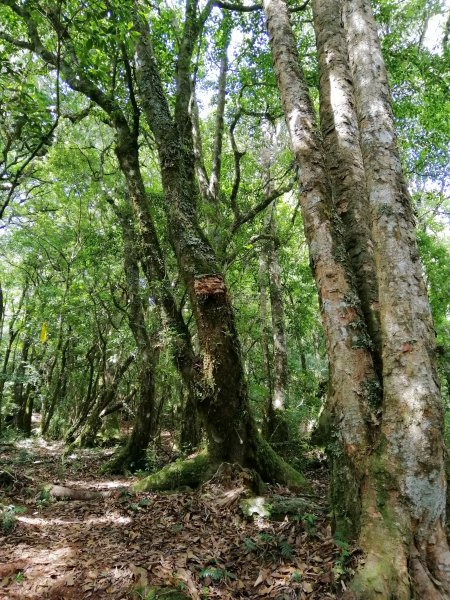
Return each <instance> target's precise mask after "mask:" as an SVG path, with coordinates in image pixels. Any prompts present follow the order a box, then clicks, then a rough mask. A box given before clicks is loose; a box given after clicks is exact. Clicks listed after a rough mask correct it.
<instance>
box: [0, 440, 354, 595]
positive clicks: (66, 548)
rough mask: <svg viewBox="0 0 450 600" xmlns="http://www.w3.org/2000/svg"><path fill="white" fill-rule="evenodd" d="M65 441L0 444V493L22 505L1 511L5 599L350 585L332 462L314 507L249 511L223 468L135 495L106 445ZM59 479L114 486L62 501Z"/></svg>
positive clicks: (319, 477)
mask: <svg viewBox="0 0 450 600" xmlns="http://www.w3.org/2000/svg"><path fill="white" fill-rule="evenodd" d="M61 451H62V448H61V446H60V445H59V444H56V443H55V444H46V443H45V442H44V441H42V440H34V441H32V442H31V441H27V442H21V443H15V444H11V445H3V446H2V445H1V443H0V471H1V470H2V469H7V470H8V471H9V472H10V474H12V475H13V481H12V482H10V483H9V484H8V485H6V484H5V483H4V484H3V485H2V487H0V503H1V504H2V505H3V507H5V506H10V507H13V508H10V509H9V510H7V511H5V510H4V511H3V521H2V530H1V531H0V536H1V537H0V599H2V600H3V599H8V600H9V599H11V600H14V599H20V600H22V599H36V600H37V599H39V600H42V599H47V598H48V599H53V600H56V599H68V600H70V599H77V600H81V599H85V598H93V599H98V598H112V599H132V598H135V599H139V598H144V599H146V600H151V599H152V598H155V595H152V593H151V592H150V589H151V587H152V586H156V585H167V586H168V585H170V586H172V587H175V588H178V589H183V590H184V591H185V593H186V594H187V597H188V598H189V597H190V598H193V599H194V600H195V599H201V598H229V599H234V598H235V599H241V598H252V599H256V598H277V599H278V600H290V599H296V598H299V599H302V600H305V599H308V600H322V599H323V600H325V599H333V598H337V597H339V594H341V593H342V591H343V590H345V583H344V581H345V578H346V576H348V574H349V572H350V567H349V565H348V563H349V562H352V557H351V555H350V553H349V552H348V550H347V549H345V548H342V547H339V546H337V545H336V543H335V542H334V541H333V539H332V537H331V532H330V527H329V523H328V521H327V517H326V506H325V503H324V499H325V498H326V486H327V481H326V478H325V475H324V472H323V470H319V471H318V472H317V471H315V472H314V473H313V475H314V479H313V481H312V483H313V486H314V493H313V494H312V495H311V496H312V497H311V501H313V502H314V503H316V505H317V504H318V505H319V509H317V508H316V509H315V513H314V512H310V513H306V514H302V515H299V516H298V517H296V518H294V519H292V518H291V519H287V518H286V519H285V520H284V521H282V522H268V521H264V520H256V521H249V520H246V519H244V518H243V516H242V514H241V512H240V509H239V499H240V496H241V494H240V493H239V491H237V490H239V482H236V481H234V482H232V481H229V482H226V481H224V480H223V479H222V480H221V479H220V478H216V479H214V478H213V479H212V480H211V481H210V482H208V483H207V484H205V485H204V486H203V487H202V488H201V489H200V490H198V491H195V492H187V493H177V494H171V495H163V494H153V493H145V494H137V495H135V494H132V493H131V492H130V489H129V488H130V485H131V484H132V483H133V481H135V480H134V479H132V478H128V479H123V478H122V479H120V478H115V479H111V478H109V477H106V476H105V477H102V476H99V475H98V468H99V467H100V466H101V465H102V464H103V463H104V461H105V460H106V456H105V453H106V452H105V451H82V452H78V453H77V454H76V455H72V456H71V457H69V458H68V459H67V460H66V461H65V462H63V461H62V460H61ZM49 483H58V484H60V485H64V486H68V487H71V488H77V489H89V490H102V491H105V492H106V491H108V492H110V495H109V496H107V497H104V498H100V499H96V500H90V501H86V500H85V501H76V500H73V501H68V500H60V501H54V500H52V499H51V498H49V497H48V493H46V492H45V491H43V487H44V485H45V484H49ZM272 492H273V493H276V494H277V495H286V496H290V495H291V494H290V493H289V491H288V490H286V489H281V488H276V489H275V490H272ZM18 511H24V512H18ZM8 515H9V517H8ZM8 518H9V521H11V523H10V522H9V521H8ZM8 529H9V531H6V532H5V530H8ZM156 597H157V596H156Z"/></svg>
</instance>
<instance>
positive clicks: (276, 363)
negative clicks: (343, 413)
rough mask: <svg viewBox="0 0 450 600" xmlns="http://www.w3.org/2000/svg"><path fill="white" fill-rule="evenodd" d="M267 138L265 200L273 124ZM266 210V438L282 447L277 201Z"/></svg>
mask: <svg viewBox="0 0 450 600" xmlns="http://www.w3.org/2000/svg"><path fill="white" fill-rule="evenodd" d="M264 137H265V148H264V149H263V152H262V156H261V159H262V160H261V162H262V167H263V170H264V173H265V178H266V181H265V189H264V193H265V197H266V198H270V197H271V196H272V194H273V191H274V190H273V184H272V172H273V161H274V154H275V152H276V146H277V144H276V142H277V135H276V131H275V129H274V127H273V125H272V123H270V122H267V123H266V130H265V132H264ZM267 211H268V212H267V216H266V222H265V232H264V233H265V235H266V236H267V240H266V242H265V243H264V246H263V252H265V253H266V256H267V271H268V277H269V296H270V313H271V317H272V341H273V395H272V398H271V402H270V404H269V406H268V411H267V435H268V439H269V441H271V442H272V443H276V444H280V443H285V442H286V441H287V440H288V437H289V429H288V426H287V422H286V419H285V414H284V413H285V409H286V405H287V402H288V391H289V388H288V379H289V372H288V356H287V347H286V332H285V318H284V304H283V292H282V288H281V269H280V264H279V259H278V246H279V239H278V232H277V223H276V200H274V201H273V202H272V204H271V205H270V206H269V208H268V209H267Z"/></svg>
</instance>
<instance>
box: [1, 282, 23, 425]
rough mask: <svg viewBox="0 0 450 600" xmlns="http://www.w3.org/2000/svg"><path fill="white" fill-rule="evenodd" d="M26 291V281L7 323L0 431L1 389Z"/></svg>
mask: <svg viewBox="0 0 450 600" xmlns="http://www.w3.org/2000/svg"><path fill="white" fill-rule="evenodd" d="M27 292H28V282H25V285H24V288H23V290H22V293H21V295H20V299H19V303H18V305H17V309H16V310H15V311H14V313H13V315H12V317H11V319H10V321H9V325H8V333H9V335H8V344H7V346H6V349H5V354H4V356H3V365H2V371H1V373H0V432H1V431H2V427H3V410H2V409H3V391H4V389H5V383H6V379H7V377H8V365H9V360H10V358H11V352H12V350H13V346H14V342H15V341H16V338H17V335H18V334H19V331H20V327H17V328H15V325H16V322H17V320H18V319H19V315H20V312H21V310H22V306H23V304H24V301H25V297H26V294H27ZM2 302H3V297H2ZM2 306H3V310H4V305H2ZM3 318H4V315H3ZM2 327H3V325H2Z"/></svg>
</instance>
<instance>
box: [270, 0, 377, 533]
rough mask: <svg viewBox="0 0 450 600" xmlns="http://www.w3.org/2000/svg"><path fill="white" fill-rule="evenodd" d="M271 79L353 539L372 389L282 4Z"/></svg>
mask: <svg viewBox="0 0 450 600" xmlns="http://www.w3.org/2000/svg"><path fill="white" fill-rule="evenodd" d="M263 6H264V11H265V14H266V18H267V27H268V31H269V38H270V43H271V47H272V55H273V62H274V68H275V74H276V78H277V82H278V87H279V90H280V95H281V100H282V104H283V109H284V112H285V116H286V121H287V125H288V129H289V133H290V137H291V143H292V146H293V150H294V153H295V157H296V160H297V163H298V166H299V179H300V189H301V198H300V201H301V210H302V217H303V225H304V229H305V235H306V239H307V243H308V247H309V254H310V262H311V266H312V270H313V274H314V278H315V281H316V286H317V290H318V294H319V301H320V310H321V315H322V322H323V327H324V333H325V339H326V348H327V355H328V363H329V390H328V396H329V400H328V406H329V408H328V415H329V420H331V421H332V423H333V424H334V425H333V426H334V431H333V432H332V434H333V438H334V444H335V452H334V460H333V469H334V473H333V480H334V481H335V482H336V483H339V487H334V490H333V504H334V507H335V509H337V510H336V512H335V518H336V519H337V527H338V528H339V529H341V530H346V531H347V533H353V534H355V533H356V532H357V531H358V527H359V518H360V515H361V511H363V509H364V507H363V506H362V499H361V496H360V489H361V486H362V485H363V484H365V474H366V462H367V455H368V452H369V449H370V442H371V439H370V438H371V435H372V431H371V429H372V428H369V427H368V424H370V423H374V424H375V421H376V419H375V415H374V410H375V408H374V407H373V402H372V400H373V390H374V389H376V388H377V385H378V380H377V377H376V373H375V369H374V365H373V361H372V356H371V353H370V349H369V348H370V339H369V338H368V335H367V333H366V328H365V324H364V319H363V315H362V313H361V311H360V303H359V298H358V294H357V293H356V291H355V286H354V284H353V280H352V274H351V269H350V268H349V267H348V266H347V264H346V251H345V248H344V246H343V241H342V240H341V235H340V229H341V222H340V219H339V217H338V215H336V214H335V212H334V206H333V201H332V197H331V188H330V186H329V182H328V177H327V173H326V169H325V163H324V156H323V148H322V145H321V140H320V134H319V132H318V130H317V127H316V125H315V122H314V111H313V108H312V104H311V101H310V98H309V91H308V87H307V85H306V83H305V80H304V76H303V71H302V68H301V66H300V62H299V56H298V52H297V47H296V42H295V38H294V34H293V31H292V26H291V24H290V21H289V14H288V9H287V6H286V4H285V3H284V2H283V0H264V3H263Z"/></svg>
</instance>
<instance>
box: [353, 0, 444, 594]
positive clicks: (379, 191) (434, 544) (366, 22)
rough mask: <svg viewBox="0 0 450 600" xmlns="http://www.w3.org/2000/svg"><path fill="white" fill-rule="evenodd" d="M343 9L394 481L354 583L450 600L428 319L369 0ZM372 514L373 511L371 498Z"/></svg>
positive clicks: (382, 451) (439, 414) (385, 453)
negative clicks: (379, 582) (385, 548)
mask: <svg viewBox="0 0 450 600" xmlns="http://www.w3.org/2000/svg"><path fill="white" fill-rule="evenodd" d="M342 6H343V20H344V26H345V29H346V33H347V42H348V46H347V47H348V55H349V61H350V68H351V73H352V77H353V84H354V89H355V98H356V113H357V116H358V124H359V131H360V143H361V150H362V156H363V161H364V169H365V173H366V180H367V189H368V193H369V202H370V209H371V217H372V219H371V220H372V239H373V241H374V244H375V246H374V252H375V262H376V267H377V278H378V289H379V301H380V318H381V335H382V340H383V344H382V349H383V354H382V362H383V389H384V396H383V418H382V429H381V436H380V447H379V450H378V455H379V460H378V466H377V468H378V469H380V464H381V465H382V469H383V471H384V472H386V473H389V475H390V477H391V482H390V484H389V486H388V485H385V486H384V493H385V494H386V495H387V502H389V506H390V510H389V515H388V516H389V517H390V521H389V526H388V523H387V522H386V521H387V517H385V518H384V521H385V525H384V528H380V527H379V526H376V525H375V524H374V523H373V520H372V522H369V523H365V524H364V528H363V534H364V535H365V536H366V537H368V538H369V540H370V542H371V543H372V547H371V545H370V542H369V543H368V547H367V552H368V559H367V560H366V564H365V567H364V569H362V571H361V573H360V577H359V579H358V582H357V583H358V585H360V586H361V589H362V590H363V592H364V594H365V595H364V598H372V597H373V598H375V597H377V598H390V597H392V594H393V593H394V592H395V593H396V594H397V595H398V597H399V598H411V597H413V591H412V588H411V587H410V584H409V581H408V579H407V573H408V570H409V573H410V575H411V577H412V580H413V582H414V593H415V594H417V595H418V596H420V597H422V598H427V599H430V600H433V599H435V598H436V599H442V598H448V597H449V596H450V552H449V549H448V545H447V540H446V536H445V529H444V526H445V497H446V482H445V470H444V440H443V406H442V401H441V398H440V393H439V386H438V379H437V375H436V369H435V336H434V329H433V324H432V319H431V311H430V307H429V303H428V300H427V294H426V287H425V284H424V280H423V275H422V267H421V264H420V260H419V255H418V250H417V244H416V239H415V231H414V220H413V214H412V208H411V202H410V198H409V195H408V191H407V187H406V183H405V181H404V177H403V173H402V168H401V162H400V157H399V152H398V148H397V143H396V136H395V130H394V120H393V115H392V110H391V98H390V91H389V87H388V80H387V72H386V68H385V66H384V61H383V57H382V54H381V49H380V44H379V40H378V35H377V30H376V24H375V21H374V18H373V15H372V11H371V7H370V5H369V3H368V2H366V1H365V0H344V1H343V4H342ZM373 468H375V467H373ZM377 502H378V503H377ZM372 508H373V509H374V510H379V500H378V501H377V498H373V504H372ZM392 530H394V533H393V532H392ZM394 536H395V537H396V544H395V545H394V547H393V548H391V549H392V550H393V551H394V553H395V556H396V560H395V561H394V562H390V561H389V557H388V556H387V555H386V553H382V555H381V556H380V554H379V547H380V544H381V545H383V543H384V541H385V539H386V538H388V539H389V537H390V538H391V540H392V539H393V538H394ZM375 544H376V547H375ZM391 545H392V544H391ZM408 567H409V569H408ZM377 572H378V573H380V574H381V573H384V574H385V577H384V580H383V581H384V585H383V595H382V596H380V595H379V594H378V595H377V593H376V592H375V591H373V589H371V583H372V577H373V574H374V573H377ZM365 590H369V591H365ZM377 592H378V590H377ZM369 594H370V595H369Z"/></svg>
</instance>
